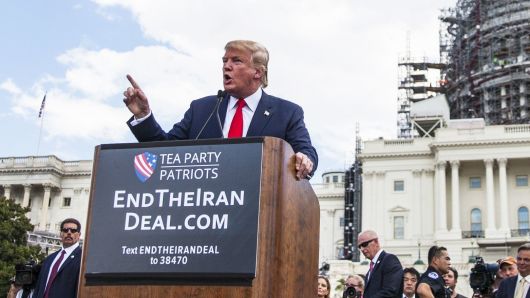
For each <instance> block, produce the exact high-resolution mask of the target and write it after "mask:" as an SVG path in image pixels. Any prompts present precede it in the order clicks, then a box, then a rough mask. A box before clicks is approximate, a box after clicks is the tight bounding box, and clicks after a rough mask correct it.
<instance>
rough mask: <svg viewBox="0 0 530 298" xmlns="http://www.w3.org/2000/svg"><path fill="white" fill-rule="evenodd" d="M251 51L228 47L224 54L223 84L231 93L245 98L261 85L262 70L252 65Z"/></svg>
mask: <svg viewBox="0 0 530 298" xmlns="http://www.w3.org/2000/svg"><path fill="white" fill-rule="evenodd" d="M251 60H252V57H251V53H250V52H249V51H245V50H239V49H228V50H226V52H225V55H224V56H223V86H224V88H225V90H226V92H228V93H229V94H230V95H232V96H234V97H236V98H245V97H247V96H249V95H251V94H252V93H254V92H256V90H257V89H258V87H259V86H260V85H261V80H260V78H261V75H263V74H262V73H261V71H260V70H258V69H256V68H254V66H253V65H252V61H251Z"/></svg>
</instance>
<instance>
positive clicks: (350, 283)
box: [345, 277, 364, 294]
mask: <svg viewBox="0 0 530 298" xmlns="http://www.w3.org/2000/svg"><path fill="white" fill-rule="evenodd" d="M345 286H346V288H349V287H354V288H355V291H357V292H358V293H361V294H362V293H363V291H364V289H363V287H362V284H361V281H360V280H357V279H356V278H355V277H350V278H348V279H347V280H346V284H345Z"/></svg>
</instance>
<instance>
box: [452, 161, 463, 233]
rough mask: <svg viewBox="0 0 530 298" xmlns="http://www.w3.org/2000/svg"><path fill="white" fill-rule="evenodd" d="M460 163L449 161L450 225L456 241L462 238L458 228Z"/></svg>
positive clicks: (460, 230)
mask: <svg viewBox="0 0 530 298" xmlns="http://www.w3.org/2000/svg"><path fill="white" fill-rule="evenodd" d="M459 166H460V161H458V160H452V161H451V200H452V204H451V214H452V219H453V221H452V225H451V233H453V234H454V235H453V236H457V238H458V239H460V238H462V229H461V227H460V176H459V173H458V168H459Z"/></svg>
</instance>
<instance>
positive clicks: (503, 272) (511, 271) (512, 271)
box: [499, 263, 519, 279]
mask: <svg viewBox="0 0 530 298" xmlns="http://www.w3.org/2000/svg"><path fill="white" fill-rule="evenodd" d="M517 273H519V271H517V266H516V265H511V264H506V263H504V264H502V266H501V268H499V275H500V277H501V278H503V279H504V278H508V277H512V276H516V275H517Z"/></svg>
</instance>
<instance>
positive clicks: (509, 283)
mask: <svg viewBox="0 0 530 298" xmlns="http://www.w3.org/2000/svg"><path fill="white" fill-rule="evenodd" d="M516 260H517V270H519V274H517V276H512V277H508V278H506V279H504V280H503V281H502V282H501V284H500V286H499V289H498V290H497V294H496V295H495V297H497V298H530V291H529V288H530V243H525V244H523V245H521V246H519V249H517V258H516Z"/></svg>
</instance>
